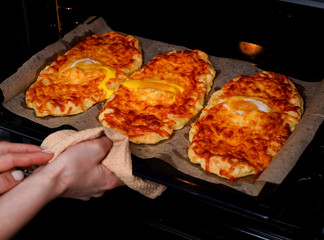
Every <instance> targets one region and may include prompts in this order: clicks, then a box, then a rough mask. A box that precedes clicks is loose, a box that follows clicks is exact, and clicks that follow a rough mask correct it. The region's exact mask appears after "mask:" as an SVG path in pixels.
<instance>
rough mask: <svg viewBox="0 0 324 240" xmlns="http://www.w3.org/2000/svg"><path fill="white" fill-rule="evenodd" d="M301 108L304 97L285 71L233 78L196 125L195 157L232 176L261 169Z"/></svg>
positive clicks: (193, 133)
mask: <svg viewBox="0 0 324 240" xmlns="http://www.w3.org/2000/svg"><path fill="white" fill-rule="evenodd" d="M302 113H303V99H302V98H301V97H300V95H299V93H298V91H297V89H296V87H295V86H294V84H293V83H292V82H291V81H290V80H289V79H288V78H287V77H286V76H284V75H279V74H275V73H272V72H266V71H264V72H261V73H258V74H255V75H253V76H240V77H237V78H234V79H233V80H231V81H229V82H228V83H227V84H224V85H223V87H222V89H221V90H218V91H216V92H215V93H214V94H213V95H212V96H211V98H210V100H209V102H208V105H207V106H206V108H205V109H204V110H203V111H202V113H201V115H200V117H199V119H197V121H196V122H195V123H194V124H192V128H191V129H190V132H189V140H190V142H191V144H190V147H189V150H188V155H189V158H190V161H191V162H193V163H197V164H200V165H201V167H202V168H203V169H204V170H206V171H207V172H210V173H214V174H217V175H218V176H220V177H223V178H227V179H237V178H240V177H244V176H247V175H251V174H260V173H261V172H262V171H263V170H264V169H265V168H266V167H267V166H268V164H269V163H270V161H271V160H272V158H273V157H274V156H275V155H276V153H277V152H278V151H279V150H280V148H281V147H282V146H283V144H284V143H285V141H286V140H287V138H288V137H289V135H290V134H291V132H292V131H293V130H294V129H295V127H296V125H297V123H298V121H299V120H300V118H301V115H302Z"/></svg>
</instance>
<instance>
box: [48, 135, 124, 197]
mask: <svg viewBox="0 0 324 240" xmlns="http://www.w3.org/2000/svg"><path fill="white" fill-rule="evenodd" d="M112 145H113V144H112V141H110V140H109V139H108V138H107V137H105V136H104V137H101V138H98V139H94V140H90V141H86V142H82V143H79V144H77V145H75V146H72V147H70V148H69V149H67V150H66V151H65V152H63V153H61V154H60V155H59V156H58V157H57V158H56V159H55V160H54V161H53V162H51V163H50V164H48V165H47V166H46V168H47V169H44V170H46V171H47V172H51V173H52V174H54V175H55V176H56V180H55V181H56V182H57V186H56V189H57V191H58V195H59V196H61V197H67V198H76V199H81V200H88V199H90V198H91V197H100V196H102V195H103V194H104V192H105V191H106V190H110V189H113V188H115V187H118V186H121V185H124V183H123V182H122V181H121V180H120V179H119V178H118V177H116V175H115V174H114V173H112V172H111V171H110V170H109V169H107V168H106V167H105V166H103V165H102V164H101V161H102V160H103V159H104V158H105V156H106V155H107V154H108V153H109V151H110V149H111V147H112ZM45 173H46V172H45Z"/></svg>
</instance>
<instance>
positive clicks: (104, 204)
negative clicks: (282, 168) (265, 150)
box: [0, 0, 324, 239]
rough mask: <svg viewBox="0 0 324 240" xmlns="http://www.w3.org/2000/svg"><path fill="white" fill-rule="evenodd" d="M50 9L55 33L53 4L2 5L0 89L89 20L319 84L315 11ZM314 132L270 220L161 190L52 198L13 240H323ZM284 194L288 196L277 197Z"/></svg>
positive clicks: (321, 48) (103, 4) (70, 5)
mask: <svg viewBox="0 0 324 240" xmlns="http://www.w3.org/2000/svg"><path fill="white" fill-rule="evenodd" d="M299 2H304V3H305V2H306V3H311V2H312V1H299ZM313 2H314V1H313ZM320 6H323V5H320ZM58 7H59V8H58V12H59V18H60V23H61V28H59V26H58V20H57V12H56V4H55V0H10V1H3V2H2V3H1V11H2V12H1V16H0V24H1V37H0V43H1V57H0V82H1V81H3V80H4V79H6V78H7V77H9V76H10V75H11V74H13V73H14V72H15V71H16V70H17V68H19V67H20V66H21V65H22V64H23V63H24V62H25V61H26V60H28V59H29V58H30V57H31V56H32V55H33V54H35V53H36V52H37V51H39V50H41V49H43V48H44V47H46V46H47V45H48V44H50V43H53V42H55V41H57V40H58V39H59V38H60V37H62V36H63V35H64V34H65V33H67V32H68V31H70V30H71V29H73V28H74V27H75V26H76V25H77V24H80V23H82V22H83V21H85V20H86V19H87V18H88V17H90V16H94V15H95V16H100V17H103V18H104V19H105V20H106V22H107V24H108V25H109V26H110V27H111V28H112V29H114V30H116V31H121V32H124V33H128V34H134V35H137V36H141V37H146V38H150V39H155V40H159V41H163V42H168V43H173V44H178V45H183V46H186V47H188V48H191V49H200V50H202V51H205V52H206V53H207V54H209V55H214V56H218V57H230V58H235V59H241V60H245V61H250V62H252V63H254V64H256V65H257V66H259V67H260V68H262V69H264V70H270V71H275V72H277V73H282V74H287V75H289V76H292V77H295V78H299V79H301V80H304V81H321V80H322V79H323V77H324V58H323V53H324V44H323V43H324V41H323V40H324V35H323V25H324V24H323V23H324V10H323V9H322V8H315V7H311V6H307V5H304V4H294V3H287V2H282V1H250V0H248V1H231V0H230V1H214V2H212V1H204V0H203V1H191V2H190V1H186V2H185V3H182V4H179V3H178V2H176V1H163V2H159V1H150V2H138V1H131V2H125V1H102V0H87V1H83V0H81V1H77V0H58ZM242 42H244V43H245V44H249V43H253V44H257V45H259V46H261V49H262V51H261V52H260V53H259V54H252V55H251V54H247V53H244V51H242V49H240V43H242ZM321 129H322V130H321V132H319V133H318V134H317V136H316V137H315V140H314V141H313V143H312V144H311V145H310V147H309V148H308V149H307V150H306V151H305V154H304V156H303V157H302V158H301V160H300V161H299V164H298V165H297V166H296V168H295V169H294V171H293V173H292V174H291V175H290V176H289V177H288V180H287V181H285V184H283V186H282V187H281V188H279V190H278V191H277V192H279V193H278V194H280V195H279V197H278V198H277V199H276V198H275V199H274V200H275V204H278V205H279V206H280V208H279V209H280V211H279V212H276V213H275V217H273V218H269V219H268V218H265V217H262V216H260V217H258V216H256V215H255V214H251V215H250V214H246V212H245V213H242V212H240V211H238V212H237V211H234V210H233V209H234V208H230V207H228V206H226V207H224V205H222V204H216V203H215V202H210V201H208V200H206V199H201V198H200V197H199V194H198V193H196V195H195V193H194V192H193V193H194V194H192V193H190V194H188V193H186V192H182V191H179V190H178V189H173V188H169V189H168V190H167V191H166V192H165V193H164V194H163V195H162V196H161V197H159V198H157V199H155V200H150V199H147V198H145V197H143V196H141V195H140V194H138V193H136V192H133V191H132V190H130V189H128V188H125V187H123V188H119V189H115V190H112V191H109V192H107V193H106V194H105V195H104V196H103V197H102V198H99V199H91V200H90V201H87V202H82V201H78V200H70V199H57V200H55V201H53V202H52V203H50V204H49V205H48V206H46V207H45V208H44V209H43V210H42V211H41V212H40V213H39V214H38V215H37V216H36V217H35V219H34V220H33V221H32V222H31V223H30V224H28V225H27V226H26V228H24V229H23V230H22V231H21V232H20V233H19V234H18V235H17V236H16V238H15V239H89V238H90V239H101V238H103V239H126V238H130V237H131V238H138V239H321V238H323V234H324V230H323V226H324V220H323V219H324V211H323V194H324V192H323V191H324V187H323V183H324V180H323V175H324V174H323V169H324V167H323V163H322V160H323V159H322V157H318V154H322V155H320V156H323V154H324V144H323V132H324V130H323V127H322V128H321ZM15 140H16V141H20V140H21V139H20V138H15ZM307 164H308V165H307ZM315 164H317V165H315ZM310 165H312V166H313V165H314V166H315V167H310ZM296 172H297V174H296ZM300 172H302V173H303V174H302V175H301V174H300ZM301 179H302V180H301ZM305 179H306V180H305ZM309 179H310V180H309ZM292 182H294V183H297V184H296V185H294V187H293V188H296V189H292V190H291V189H290V186H291V185H290V184H291V183H292ZM193 189H194V187H193ZM287 189H289V190H291V192H289V193H286V194H285V191H286V190H287ZM218 193H219V194H224V192H222V191H219V192H218V191H216V189H215V194H216V195H217V194H218ZM224 196H225V195H224ZM237 196H238V195H235V194H234V195H229V198H230V197H232V198H237ZM226 197H228V196H226ZM226 197H224V198H226ZM241 199H242V201H251V199H246V198H244V196H241V195H239V198H238V200H237V201H240V200H241ZM272 200H273V199H272ZM272 200H271V201H272ZM253 203H254V202H253ZM255 203H256V204H259V205H260V204H264V202H262V203H260V202H258V201H255ZM250 205H251V204H250ZM252 205H253V204H252ZM270 205H271V204H270ZM282 205H284V206H283V207H282ZM267 206H268V205H265V206H263V207H267ZM0 215H1V213H0ZM0 224H1V223H0Z"/></svg>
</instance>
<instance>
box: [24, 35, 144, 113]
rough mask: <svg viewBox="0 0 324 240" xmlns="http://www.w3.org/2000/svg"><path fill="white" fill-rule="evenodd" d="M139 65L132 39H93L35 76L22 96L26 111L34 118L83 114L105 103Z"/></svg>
mask: <svg viewBox="0 0 324 240" xmlns="http://www.w3.org/2000/svg"><path fill="white" fill-rule="evenodd" d="M141 65H142V52H141V47H140V44H139V41H138V40H137V39H135V38H134V37H133V36H131V35H122V34H119V33H117V32H108V33H105V34H103V35H93V36H91V37H88V38H86V39H85V40H83V41H82V42H80V43H78V44H77V45H76V46H75V47H73V48H72V49H70V50H69V51H68V52H66V53H65V54H64V55H62V56H59V57H58V58H57V59H56V60H55V61H53V62H52V63H51V64H50V65H49V66H47V67H45V68H44V69H43V70H42V71H41V72H40V73H39V75H38V77H37V80H36V82H35V83H34V84H32V85H31V87H30V88H29V89H28V90H27V92H26V104H27V107H29V108H33V109H34V110H35V112H36V115H37V116H38V117H44V116H47V115H52V116H66V115H71V114H77V113H81V112H84V111H86V110H87V109H88V108H90V107H92V106H93V105H94V104H96V103H98V102H101V101H103V100H105V99H107V98H108V97H109V96H110V95H111V94H112V92H113V90H114V89H115V88H116V87H117V86H118V85H119V83H120V82H121V81H124V80H125V79H126V78H127V76H128V74H131V73H132V72H134V71H135V70H137V69H138V68H140V67H141Z"/></svg>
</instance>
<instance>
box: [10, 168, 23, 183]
mask: <svg viewBox="0 0 324 240" xmlns="http://www.w3.org/2000/svg"><path fill="white" fill-rule="evenodd" d="M11 175H12V176H13V178H14V179H15V180H16V181H21V180H23V179H24V173H23V172H22V171H20V170H15V171H12V172H11Z"/></svg>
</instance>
